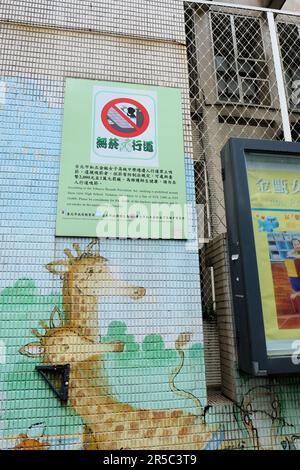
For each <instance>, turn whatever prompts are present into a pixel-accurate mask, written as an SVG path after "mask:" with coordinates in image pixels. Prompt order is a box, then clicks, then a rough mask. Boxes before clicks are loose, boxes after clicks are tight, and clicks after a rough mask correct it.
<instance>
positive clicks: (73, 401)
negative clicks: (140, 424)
mask: <svg viewBox="0 0 300 470" xmlns="http://www.w3.org/2000/svg"><path fill="white" fill-rule="evenodd" d="M69 405H70V406H71V407H72V408H73V409H74V411H75V412H76V413H77V414H78V415H79V416H80V417H81V418H82V420H83V422H84V424H85V426H86V428H87V429H89V430H90V431H91V433H92V434H93V436H94V438H95V439H96V440H97V441H99V442H100V441H101V442H102V440H103V436H104V433H105V431H106V430H107V429H108V430H110V428H111V426H113V425H114V426H116V425H118V423H119V424H120V426H122V423H123V422H124V421H125V420H126V419H128V413H130V412H134V408H133V407H131V406H130V405H127V404H123V403H120V402H119V401H117V400H116V399H114V398H113V396H112V392H111V388H110V386H109V383H108V379H107V376H106V373H105V369H104V366H103V363H102V361H101V360H94V361H84V362H80V363H78V364H76V365H75V364H74V365H72V366H71V371H70V380H69ZM105 441H107V437H106V438H105ZM101 446H102V447H103V446H105V443H104V442H102V444H101ZM108 448H109V447H108Z"/></svg>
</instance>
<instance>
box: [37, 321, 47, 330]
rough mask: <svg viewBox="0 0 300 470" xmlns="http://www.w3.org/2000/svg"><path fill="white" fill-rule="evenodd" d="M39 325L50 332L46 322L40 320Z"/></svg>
mask: <svg viewBox="0 0 300 470" xmlns="http://www.w3.org/2000/svg"><path fill="white" fill-rule="evenodd" d="M39 325H40V326H41V327H42V328H44V330H46V331H48V330H49V326H48V325H47V323H46V322H45V321H44V320H40V321H39Z"/></svg>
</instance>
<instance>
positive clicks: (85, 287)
mask: <svg viewBox="0 0 300 470" xmlns="http://www.w3.org/2000/svg"><path fill="white" fill-rule="evenodd" d="M73 248H74V250H75V253H76V255H75V256H74V255H73V254H72V252H71V250H69V249H68V248H65V250H64V253H65V255H66V257H67V259H63V260H58V261H53V262H51V263H48V264H47V266H46V268H47V269H48V271H49V272H50V273H52V274H55V275H58V276H60V278H61V279H62V280H63V281H64V286H65V288H68V290H70V289H71V290H72V292H71V293H70V294H71V295H72V294H79V295H85V296H94V297H96V296H97V297H98V296H108V295H109V296H119V295H120V296H122V295H123V296H128V297H130V298H131V299H134V300H136V299H140V298H142V297H144V295H145V293H146V289H145V288H144V287H138V286H130V285H128V284H127V283H124V282H123V281H121V280H119V279H116V278H115V277H114V276H113V274H112V273H111V271H110V269H109V265H108V261H107V259H106V258H104V257H103V256H101V255H100V252H99V242H98V240H96V241H92V242H91V243H90V244H89V245H88V246H87V248H86V250H84V251H83V252H81V250H80V247H79V245H78V243H74V244H73Z"/></svg>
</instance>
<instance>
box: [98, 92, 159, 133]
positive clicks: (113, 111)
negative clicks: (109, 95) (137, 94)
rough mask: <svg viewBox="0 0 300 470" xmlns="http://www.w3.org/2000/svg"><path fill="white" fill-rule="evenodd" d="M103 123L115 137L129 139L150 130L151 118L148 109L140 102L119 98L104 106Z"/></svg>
mask: <svg viewBox="0 0 300 470" xmlns="http://www.w3.org/2000/svg"><path fill="white" fill-rule="evenodd" d="M117 105H118V106H117ZM101 121H102V123H103V125H104V127H105V128H106V129H107V130H108V131H109V132H111V133H112V134H113V135H116V136H118V137H125V138H128V137H137V136H138V135H141V134H143V132H145V131H146V130H147V129H148V126H149V122H150V118H149V113H148V111H147V109H146V108H145V107H144V106H143V105H142V104H141V103H139V102H138V101H135V100H132V99H131V98H117V99H114V100H111V101H109V102H108V103H107V104H106V105H105V106H104V108H103V109H102V112H101Z"/></svg>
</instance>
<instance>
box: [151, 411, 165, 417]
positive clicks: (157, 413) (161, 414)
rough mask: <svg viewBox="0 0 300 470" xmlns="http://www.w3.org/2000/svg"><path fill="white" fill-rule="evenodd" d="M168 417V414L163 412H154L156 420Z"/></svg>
mask: <svg viewBox="0 0 300 470" xmlns="http://www.w3.org/2000/svg"><path fill="white" fill-rule="evenodd" d="M165 417H166V414H165V413H164V412H163V411H154V413H153V418H154V419H163V418H165Z"/></svg>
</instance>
